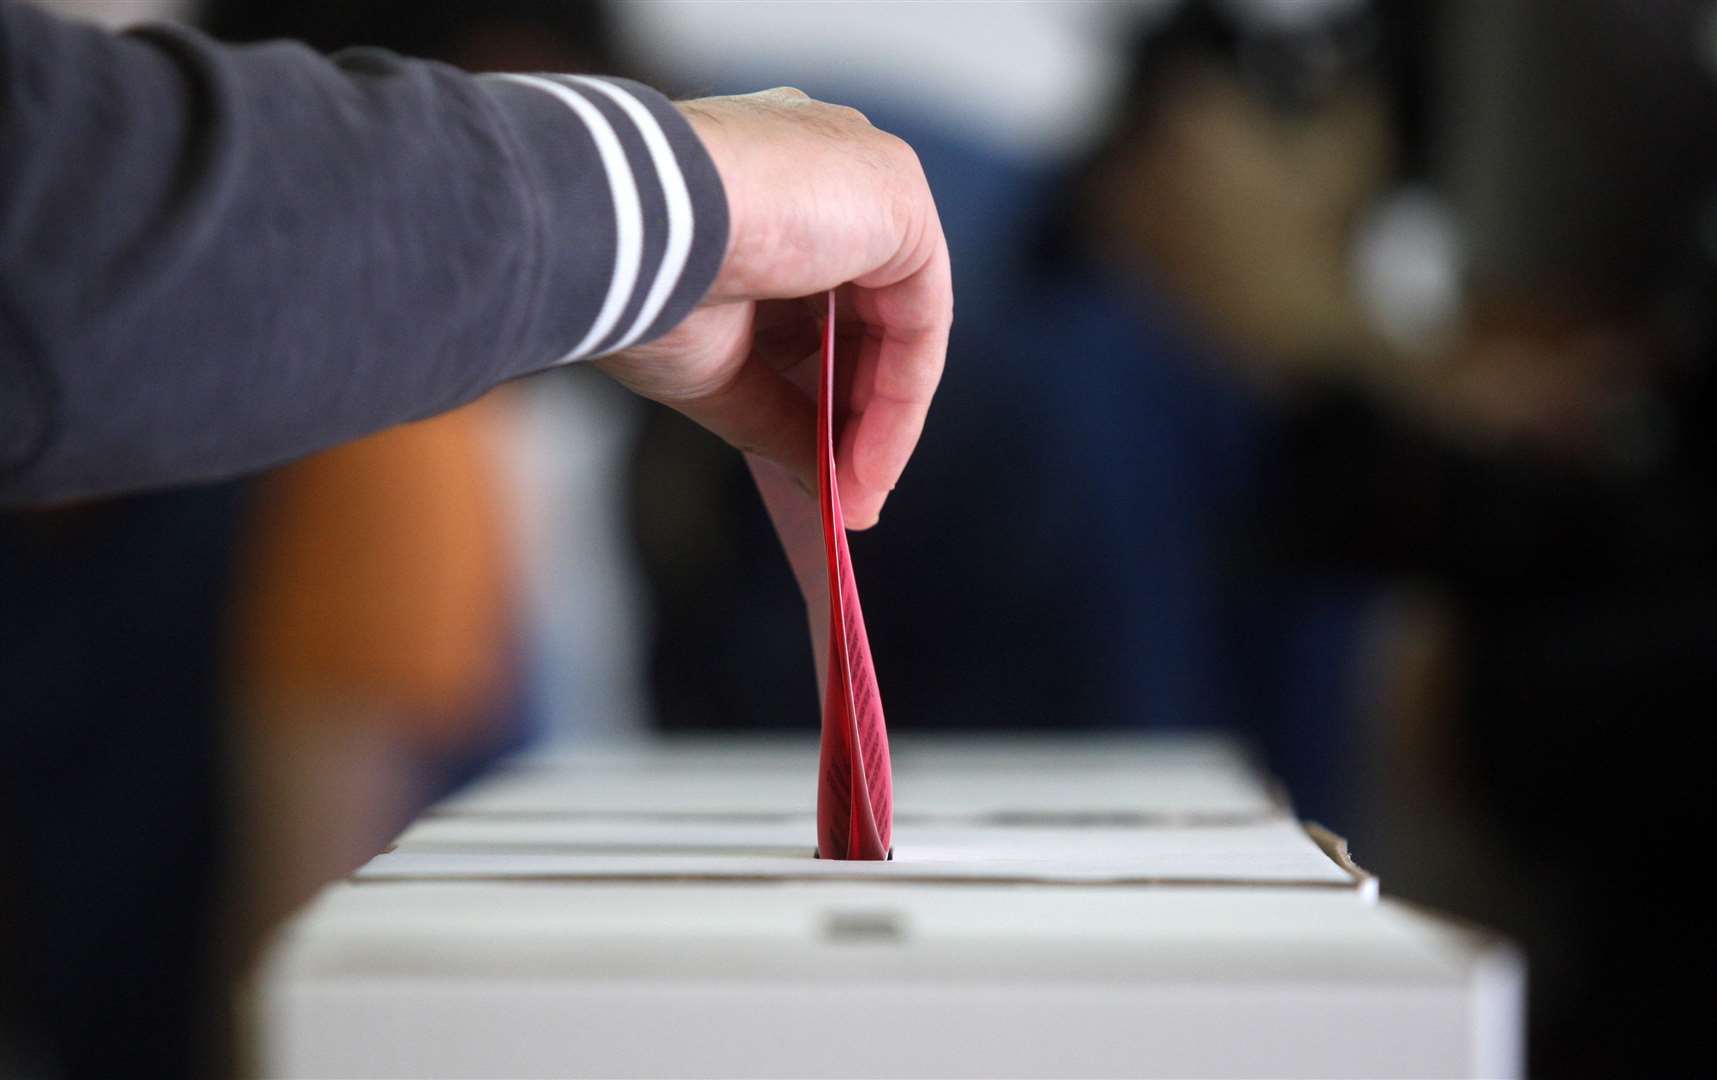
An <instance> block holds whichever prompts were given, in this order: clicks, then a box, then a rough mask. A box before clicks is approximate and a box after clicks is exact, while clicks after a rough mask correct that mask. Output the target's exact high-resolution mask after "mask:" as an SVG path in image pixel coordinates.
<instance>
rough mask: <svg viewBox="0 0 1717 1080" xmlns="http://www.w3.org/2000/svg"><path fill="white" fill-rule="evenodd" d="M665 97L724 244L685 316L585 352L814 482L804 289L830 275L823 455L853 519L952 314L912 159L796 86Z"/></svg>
mask: <svg viewBox="0 0 1717 1080" xmlns="http://www.w3.org/2000/svg"><path fill="white" fill-rule="evenodd" d="M679 108H680V109H681V111H682V112H683V113H684V114H685V116H686V118H687V119H688V120H690V121H691V124H692V128H693V130H695V131H696V132H697V134H698V136H699V138H701V139H702V140H703V143H704V146H705V147H706V148H707V149H708V150H709V154H710V157H711V159H712V160H713V161H714V162H715V167H716V170H717V171H718V172H719V173H720V174H721V178H722V183H723V185H724V186H725V187H726V189H727V202H728V215H729V223H730V224H729V233H728V246H727V254H726V257H725V259H724V260H723V262H722V267H721V270H720V271H719V273H718V274H717V275H716V280H715V283H714V284H713V285H712V286H711V287H710V291H709V293H708V295H707V296H705V297H704V300H703V302H702V303H701V304H700V305H699V306H698V307H697V308H696V309H695V310H694V311H693V312H692V314H691V315H690V316H688V317H687V318H686V320H685V321H684V322H682V323H681V324H680V325H679V326H678V327H676V328H674V329H673V330H672V331H670V332H668V333H667V334H666V335H664V336H663V337H661V338H658V339H657V340H655V341H652V342H650V343H649V344H647V345H643V346H639V347H637V348H633V349H628V350H626V351H624V352H621V353H616V354H614V355H612V356H608V357H605V358H603V359H600V360H597V361H596V364H597V366H598V367H600V368H602V370H604V371H606V372H607V373H608V374H609V375H611V376H613V377H614V378H615V379H616V380H618V381H619V382H620V383H621V384H623V385H625V386H626V387H628V388H629V389H631V390H633V391H635V392H637V393H639V394H642V395H643V396H645V397H648V398H651V399H653V400H656V401H660V402H662V403H663V404H666V405H669V406H671V407H673V408H675V409H677V410H679V411H680V412H682V413H684V414H685V415H687V416H688V417H690V418H691V419H693V420H695V421H697V422H698V423H699V424H702V425H703V426H704V427H706V428H708V429H710V430H711V431H713V432H715V433H716V434H717V435H720V436H721V437H722V438H723V439H726V440H727V441H728V442H729V443H732V444H733V445H734V446H737V447H739V448H740V449H742V450H745V451H747V452H748V453H751V454H754V455H757V456H760V457H762V458H765V459H767V460H770V461H773V462H775V463H777V464H779V465H781V466H782V467H783V468H785V469H786V470H787V471H788V472H789V473H790V474H791V475H792V476H793V477H794V478H795V479H796V480H797V481H798V483H799V484H800V485H801V486H802V487H803V488H804V489H805V490H806V491H807V492H809V491H813V490H815V485H816V475H817V470H816V453H817V445H816V410H815V403H814V401H813V400H812V398H811V396H810V391H811V388H813V387H814V386H815V380H814V371H815V367H814V366H815V363H816V360H817V356H818V335H819V320H820V318H821V316H822V314H823V307H822V304H821V302H820V294H821V293H823V292H825V291H827V290H829V289H837V288H838V289H839V292H838V294H837V307H838V308H839V319H838V320H837V324H838V330H837V332H838V334H839V341H838V342H837V357H838V364H839V372H838V378H837V389H836V393H837V399H836V401H835V404H834V409H835V417H836V423H837V430H838V432H839V442H838V444H837V446H836V448H835V461H836V468H837V471H838V473H839V476H840V482H841V500H842V504H843V507H844V509H845V516H846V524H847V526H848V527H849V528H856V529H862V528H868V527H869V526H871V525H873V524H875V523H876V520H877V516H878V514H879V513H880V512H881V510H882V504H883V502H884V501H885V500H886V499H887V498H888V493H889V491H890V490H892V489H893V487H894V485H895V483H896V482H897V481H898V480H899V479H900V474H901V471H902V470H903V469H904V468H905V467H906V462H907V459H908V458H909V457H911V455H912V450H913V448H914V447H915V446H916V445H917V443H918V436H919V433H920V432H921V431H922V430H923V427H924V418H925V414H926V412H927V411H928V409H929V407H930V399H931V397H932V396H933V395H934V393H935V391H936V384H937V382H938V381H939V380H940V378H941V375H942V364H943V360H944V356H945V354H946V352H947V347H948V331H949V327H950V325H951V324H952V322H953V307H954V300H953V285H952V280H951V278H950V274H949V265H948V245H947V242H946V241H945V240H944V238H943V236H942V225H941V222H940V220H939V219H938V218H937V216H936V205H935V202H934V200H933V199H932V198H931V195H930V188H929V185H928V184H927V183H926V182H925V179H924V172H923V170H922V169H921V168H920V167H919V164H918V158H917V156H916V155H915V154H913V152H912V149H911V148H910V147H909V146H907V145H906V143H904V142H902V141H901V140H900V139H898V138H896V137H894V136H893V135H889V134H888V133H886V132H883V131H879V130H877V129H876V128H874V127H872V126H871V125H870V122H869V121H867V120H866V119H865V118H864V117H863V116H862V115H861V114H860V113H858V112H857V111H856V110H853V109H848V108H844V107H841V106H837V105H828V104H825V103H823V102H819V101H813V100H812V99H810V98H808V97H806V96H805V95H804V94H802V93H800V92H799V91H797V90H768V91H764V92H762V93H758V94H748V95H745V96H742V97H726V98H705V99H702V100H698V101H689V102H683V103H681V104H680V106H679ZM808 375H809V376H812V377H811V378H807V376H808Z"/></svg>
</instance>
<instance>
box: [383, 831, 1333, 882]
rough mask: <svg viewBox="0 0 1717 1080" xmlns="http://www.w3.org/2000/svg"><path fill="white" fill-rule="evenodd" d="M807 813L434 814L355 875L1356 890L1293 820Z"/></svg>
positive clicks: (416, 877)
mask: <svg viewBox="0 0 1717 1080" xmlns="http://www.w3.org/2000/svg"><path fill="white" fill-rule="evenodd" d="M814 825H815V823H814V821H812V820H811V819H810V818H808V817H784V818H781V819H777V820H761V821H740V822H728V821H715V822H710V821H697V820H688V821H659V820H628V819H619V820H614V819H590V818H576V819H571V820H567V819H552V818H551V819H530V820H523V821H520V820H500V821H496V820H486V819H482V818H435V819H429V820H425V821H423V822H420V823H419V824H417V825H415V826H413V827H412V828H411V829H410V830H408V831H407V832H406V833H405V834H404V835H403V836H401V837H400V839H399V841H398V842H397V845H396V848H395V850H393V851H391V852H388V853H385V854H383V855H380V856H378V857H377V858H376V859H374V860H373V861H372V862H371V863H370V864H369V865H368V866H366V867H364V868H363V869H362V870H360V871H359V873H358V875H357V878H358V880H359V881H377V880H385V879H401V878H407V879H412V878H414V879H432V878H441V879H458V878H493V879H507V878H512V879H529V878H535V879H544V878H565V879H570V878H612V877H625V878H642V877H658V878H691V879H704V878H732V879H754V880H768V879H777V880H783V879H795V880H834V879H849V880H864V881H878V882H889V881H915V882H923V881H935V880H950V881H955V880H966V881H970V880H988V881H1004V880H1012V881H1040V882H1087V883H1100V882H1117V881H1119V882H1127V881H1130V882H1157V883H1164V884H1177V883H1178V884H1196V883H1207V884H1214V883H1224V882H1235V883H1255V884H1272V885H1275V884H1299V885H1310V886H1324V887H1332V888H1354V887H1356V885H1357V882H1356V880H1355V878H1354V876H1353V875H1352V874H1351V873H1349V872H1348V871H1347V870H1345V869H1343V868H1342V867H1341V866H1339V865H1337V864H1336V863H1335V862H1333V861H1332V860H1331V859H1330V858H1329V857H1328V856H1327V855H1326V854H1325V853H1324V852H1323V851H1321V850H1320V849H1319V848H1318V846H1317V844H1316V843H1315V842H1314V841H1313V840H1312V839H1311V837H1309V836H1307V835H1306V833H1305V832H1304V830H1303V829H1301V828H1300V826H1299V825H1298V824H1297V823H1296V822H1294V821H1291V820H1288V819H1278V820H1274V821H1266V822H1261V823H1257V824H1246V825H1236V826H1230V827H1200V826H1190V827H1174V826H1168V827H1154V828H1152V827H1147V828H1137V827H1094V828H1083V829H1074V828H1066V827H1023V826H1013V827H984V826H977V825H964V824H924V825H915V824H904V825H902V826H901V827H900V828H899V829H898V830H897V832H896V837H895V857H894V860H893V861H892V862H886V863H867V864H863V865H859V864H854V863H850V862H841V861H834V860H825V859H814V858H812V857H811V847H810V844H809V843H808V839H809V838H812V837H814V835H815V832H814Z"/></svg>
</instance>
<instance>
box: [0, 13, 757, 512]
mask: <svg viewBox="0 0 1717 1080" xmlns="http://www.w3.org/2000/svg"><path fill="white" fill-rule="evenodd" d="M727 228H728V222H727V200H726V194H725V192H724V191H723V189H722V186H721V181H720V178H719V176H718V175H717V174H716V172H715V168H714V166H713V165H712V163H711V162H710V160H709V157H708V154H707V153H706V152H705V151H704V149H703V147H702V145H701V143H700V142H699V141H698V139H697V136H696V135H695V134H694V133H693V131H692V130H691V127H690V126H689V125H688V124H687V123H686V122H685V120H684V118H683V117H681V116H680V115H679V113H678V112H677V111H676V110H675V109H674V108H673V107H672V105H670V104H669V103H668V102H667V100H666V99H664V98H663V97H662V96H661V95H659V94H657V93H656V92H655V91H653V90H650V89H648V88H646V87H643V86H640V85H638V84H636V83H631V82H627V81H625V80H620V79H596V78H585V77H573V76H527V75H498V76H482V77H472V76H467V75H464V74H461V73H459V72H457V71H455V70H453V69H451V68H447V67H443V66H440V65H436V64H430V63H421V62H414V61H407V60H401V59H399V58H397V57H394V56H391V55H389V54H386V53H381V52H376V51H361V52H353V53H346V54H342V55H340V56H338V57H335V58H334V59H333V60H332V61H330V60H327V59H324V58H322V57H319V56H317V55H316V54H314V53H312V52H310V51H309V50H307V49H305V48H302V47H300V46H297V45H292V44H287V43H276V44H268V45H262V46H251V47H239V48H233V47H224V46H220V45H216V44H214V43H212V42H210V41H208V40H207V39H206V38H203V37H201V36H199V35H197V34H195V33H192V32H190V31H186V30H180V29H172V28H150V29H146V30H143V31H140V32H135V33H132V34H129V35H117V36H116V35H112V34H109V33H106V32H104V31H101V30H99V29H96V28H93V27H89V26H84V25H81V24H77V23H72V22H66V21H63V20H60V19H57V18H55V17H53V16H50V15H47V14H46V13H44V12H41V11H39V10H37V9H34V8H31V7H28V6H26V5H23V4H19V3H13V2H11V0H0V503H10V504H23V503H32V502H42V501H50V500H63V499H70V498H80V497H86V496H93V495H101V494H107V493H113V492H119V491H126V490H136V489H143V488H149V487H155V486H161V485H168V484H182V483H187V482H193V481H199V480H206V479H214V478H219V477H224V476H230V475H233V474H237V473H241V472H244V471H247V470H253V469H258V468H262V467H266V466H269V465H272V464H275V463H278V462H281V461H285V460H287V459H290V458H293V457H297V456H299V455H302V454H305V453H308V452H310V451H313V450H317V449H320V448H322V447H325V446H329V445H331V444H334V443H338V442H341V441H344V440H347V439H350V438H353V437H356V436H359V435H362V434H365V433H367V432H370V431H374V430H377V429H380V428H383V427H387V426H390V425H393V424H396V423H400V422H403V421H407V420H412V419H417V418H420V417H423V416H427V415H430V414H433V413H437V412H440V411H443V410H446V409H449V408H452V407H454V406H456V405H459V404H462V403H464V402H466V401H468V400H471V399H472V398H474V397H476V396H477V395H479V394H481V393H482V392H483V391H485V390H487V389H488V388H490V387H491V386H494V385H495V384H497V383H499V382H502V381H504V380H507V379H510V378H513V377H516V376H519V375H523V374H526V373H528V372H532V371H535V370H538V369H541V368H543V367H547V366H550V365H552V364H554V363H557V362H565V361H570V360H576V359H580V358H584V357H590V356H597V355H601V354H603V353H605V352H610V351H614V350H617V349H620V348H623V347H625V346H628V345H631V344H634V343H637V342H640V341H644V340H647V339H649V338H651V337H653V336H656V335H659V334H661V333H663V332H665V331H666V330H668V329H669V328H671V327H672V326H674V325H675V324H676V323H677V322H678V321H679V320H681V319H682V318H684V317H685V315H686V314H687V313H688V312H689V311H690V310H691V308H692V307H693V306H694V305H695V304H696V303H697V302H698V300H699V299H701V297H702V295H703V293H704V292H705V291H706V290H707V289H708V287H709V284H710V282H711V281H712V280H713V279H714V277H715V274H716V272H717V270H718V269H719V268H720V263H721V260H722V257H723V255H724V253H725V251H726V245H727Z"/></svg>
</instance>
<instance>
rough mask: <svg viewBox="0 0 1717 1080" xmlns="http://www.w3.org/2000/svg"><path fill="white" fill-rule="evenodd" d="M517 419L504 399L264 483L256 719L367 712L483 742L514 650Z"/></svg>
mask: <svg viewBox="0 0 1717 1080" xmlns="http://www.w3.org/2000/svg"><path fill="white" fill-rule="evenodd" d="M506 411H507V406H506V403H505V400H504V394H501V395H497V394H491V395H490V396H489V397H487V398H484V399H482V400H480V401H478V402H475V403H473V404H471V405H468V406H466V407H464V408H462V409H458V410H456V411H454V412H451V413H447V414H445V415H442V416H439V417H436V418H433V419H430V420H424V421H419V422H417V423H413V424H407V425H404V426H401V427H398V428H394V429H391V430H389V431H385V432H382V433H380V434H377V435H373V436H370V437H369V438H365V439H361V440H358V441H357V442H353V443H349V444H346V445H344V446H340V447H337V448H335V449H332V450H329V451H326V452H323V453H320V454H317V455H315V456H313V457H309V458H305V459H303V460H301V461H298V462H295V463H293V464H291V465H288V466H286V467H284V468H281V469H279V470H277V471H276V472H274V473H272V474H270V475H268V476H267V477H265V478H264V479H263V480H262V481H261V482H260V483H259V485H258V491H257V496H256V498H255V501H254V503H253V507H252V513H251V520H250V523H249V531H248V539H247V543H246V547H245V551H244V555H243V557H242V559H241V562H240V577H239V585H238V589H237V595H238V601H237V611H236V636H235V642H236V654H235V657H234V660H235V666H234V675H235V691H236V693H237V695H238V697H239V701H240V702H241V704H242V705H245V706H248V707H251V708H253V709H261V710H262V711H264V712H266V713H269V714H284V715H291V716H306V715H310V716H314V715H316V714H317V713H318V712H319V711H321V710H326V713H327V714H328V715H332V716H337V715H342V714H345V715H349V714H350V712H351V710H352V709H354V708H356V709H360V710H362V711H363V712H364V713H366V714H368V715H370V716H371V717H372V718H374V719H377V720H380V721H381V722H383V723H386V724H390V725H395V726H397V727H398V728H400V729H402V730H401V731H400V734H402V735H405V736H407V737H408V738H411V739H413V740H423V741H426V742H428V743H431V744H436V745H440V744H447V743H457V742H459V741H461V740H462V739H464V738H465V737H467V736H471V735H474V734H477V732H476V731H475V730H473V728H474V725H477V724H480V723H481V721H482V718H483V717H484V715H485V714H486V713H487V712H488V711H489V709H488V708H487V707H488V706H490V705H492V704H493V703H495V701H496V700H497V699H498V698H499V697H500V696H501V695H502V694H503V693H504V692H505V689H506V687H505V678H506V671H507V668H508V665H507V653H508V650H509V648H510V647H511V641H510V637H509V630H510V623H509V617H508V616H509V608H510V599H511V596H510V593H511V587H512V584H513V580H512V579H513V566H512V561H513V553H514V550H515V549H514V547H513V546H512V544H511V536H510V532H509V530H510V527H511V524H512V522H513V521H514V520H515V519H514V517H513V515H512V514H511V512H510V511H511V508H510V507H509V506H508V505H507V498H506V495H507V488H506V484H505V476H504V474H503V472H502V468H501V461H500V459H499V455H498V453H497V452H496V451H497V447H496V445H495V435H496V431H497V428H498V427H499V426H500V425H501V424H502V423H504V422H505V418H506Z"/></svg>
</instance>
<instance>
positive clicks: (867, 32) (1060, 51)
mask: <svg viewBox="0 0 1717 1080" xmlns="http://www.w3.org/2000/svg"><path fill="white" fill-rule="evenodd" d="M1172 7H1173V4H1171V3H1169V2H1168V0H1128V2H1123V3H1099V2H1079V0H1067V2H1060V3H1057V2H1037V3H1031V2H1028V3H1010V4H995V3H956V2H948V3H901V2H892V0H862V2H844V0H837V2H831V3H817V4H806V3H790V2H789V3H782V2H770V0H734V2H731V3H720V4H713V3H705V2H699V0H662V2H658V3H648V4H642V3H640V4H622V5H619V6H618V7H617V8H616V15H617V16H618V17H619V28H620V31H621V33H622V34H623V35H624V37H625V39H626V41H627V44H628V50H627V51H628V52H629V53H630V54H631V55H634V56H637V57H639V58H640V60H642V61H643V62H644V63H645V65H646V66H647V68H648V69H649V70H652V71H655V72H660V73H665V76H671V77H672V78H674V79H675V80H677V81H679V82H680V83H681V84H683V85H689V86H698V85H700V84H699V83H698V82H697V80H699V79H703V80H720V81H719V82H718V85H721V86H724V87H725V86H727V85H728V82H729V81H731V80H732V79H734V78H740V79H747V80H752V81H758V80H761V82H762V83H763V84H774V85H779V84H789V85H795V86H798V87H799V88H800V89H802V90H804V91H805V92H807V93H809V94H811V95H813V96H817V95H818V94H839V95H845V94H851V93H853V92H854V91H855V90H860V91H870V90H874V91H876V92H877V93H879V94H882V93H886V94H888V95H890V96H891V97H893V98H894V99H896V100H900V101H904V102H907V103H910V104H911V105H913V106H914V107H915V108H917V109H919V110H921V111H922V112H924V113H925V114H927V115H930V116H933V117H936V118H938V119H942V120H946V121H949V122H951V123H952V124H953V125H957V126H959V127H962V128H964V129H966V130H968V131H969V132H970V133H971V134H972V135H974V136H977V137H979V138H981V139H984V140H986V141H988V142H990V143H991V144H992V145H994V146H995V147H996V149H998V150H1002V151H1006V152H1014V153H1019V154H1021V155H1024V156H1037V155H1053V154H1060V153H1065V152H1068V151H1071V150H1074V149H1077V148H1079V147H1081V146H1082V145H1084V144H1085V143H1086V142H1087V141H1088V140H1089V139H1091V138H1092V137H1094V136H1095V135H1096V134H1097V129H1098V126H1099V125H1100V124H1101V123H1102V121H1103V119H1104V115H1103V109H1102V106H1103V104H1104V103H1106V102H1107V101H1108V99H1109V97H1110V96H1111V94H1112V93H1113V91H1114V89H1115V88H1116V85H1117V83H1118V81H1119V77H1120V65H1121V60H1122V57H1121V55H1120V51H1121V50H1120V45H1121V43H1122V42H1123V41H1124V40H1125V39H1126V37H1127V34H1126V31H1127V30H1128V29H1130V28H1131V27H1132V26H1133V25H1134V24H1135V23H1136V22H1137V20H1140V19H1143V18H1147V17H1150V16H1152V15H1156V14H1160V13H1161V12H1164V11H1166V10H1168V9H1171V8H1172Z"/></svg>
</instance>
